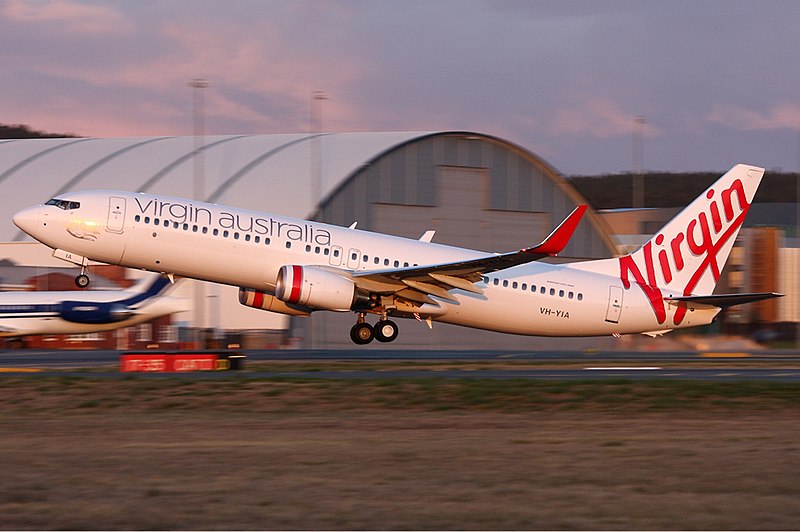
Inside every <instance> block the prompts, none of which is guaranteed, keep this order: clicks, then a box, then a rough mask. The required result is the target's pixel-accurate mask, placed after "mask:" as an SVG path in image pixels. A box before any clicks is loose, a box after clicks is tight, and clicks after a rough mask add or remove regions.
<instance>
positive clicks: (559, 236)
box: [523, 205, 586, 255]
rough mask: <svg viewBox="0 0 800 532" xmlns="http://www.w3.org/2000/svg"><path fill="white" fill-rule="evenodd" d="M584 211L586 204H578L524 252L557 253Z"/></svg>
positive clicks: (561, 249) (564, 244)
mask: <svg viewBox="0 0 800 532" xmlns="http://www.w3.org/2000/svg"><path fill="white" fill-rule="evenodd" d="M585 212H586V205H578V206H577V207H575V210H574V211H572V212H571V213H570V215H569V216H567V217H566V218H565V219H564V221H563V222H561V223H560V224H559V225H558V227H556V228H555V229H554V230H553V232H552V233H550V235H549V236H548V237H547V238H545V239H544V240H543V241H542V243H541V244H539V245H538V246H534V247H532V248H528V249H525V250H523V251H525V252H526V253H539V254H542V255H558V254H559V253H561V252H562V251H563V250H564V248H565V247H566V246H567V243H569V239H570V238H572V234H573V233H574V232H575V229H576V228H577V227H578V222H580V221H581V218H582V217H583V213H585Z"/></svg>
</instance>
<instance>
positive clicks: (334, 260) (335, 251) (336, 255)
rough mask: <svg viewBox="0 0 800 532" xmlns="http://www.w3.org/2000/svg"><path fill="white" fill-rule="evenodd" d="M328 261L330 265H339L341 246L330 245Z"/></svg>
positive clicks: (340, 261)
mask: <svg viewBox="0 0 800 532" xmlns="http://www.w3.org/2000/svg"><path fill="white" fill-rule="evenodd" d="M328 262H330V263H331V266H339V265H340V264H341V263H342V247H341V246H333V247H331V255H330V258H329V259H328Z"/></svg>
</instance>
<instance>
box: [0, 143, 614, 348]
mask: <svg viewBox="0 0 800 532" xmlns="http://www.w3.org/2000/svg"><path fill="white" fill-rule="evenodd" d="M0 187H2V188H3V189H5V190H7V191H9V193H7V194H3V195H0V241H5V242H26V241H29V240H30V239H29V238H28V237H27V236H25V235H24V234H22V233H20V232H19V231H18V230H17V228H16V227H15V226H14V225H13V224H12V223H11V217H12V215H13V214H14V213H15V212H16V211H17V210H19V209H20V208H22V207H24V206H28V205H32V204H35V203H40V202H43V201H45V200H47V199H48V198H50V197H53V196H58V195H59V194H61V193H64V192H66V191H70V190H82V189H123V190H136V191H146V192H153V193H158V194H168V195H173V196H179V197H201V198H202V199H204V200H205V201H211V202H218V203H225V204H230V205H235V206H237V207H242V208H248V209H254V210H259V211H265V212H275V213H280V214H285V215H289V216H296V217H313V218H314V219H318V220H321V221H324V222H328V223H334V224H338V225H345V226H349V225H351V224H352V223H353V222H357V223H358V227H359V228H360V229H367V230H372V231H380V232H385V233H390V234H395V235H400V236H406V237H410V238H419V237H420V236H421V235H422V234H423V233H425V232H426V231H429V230H433V231H435V232H436V233H435V236H434V241H435V242H439V243H443V244H449V245H455V246H464V247H471V248H476V249H481V250H485V251H498V252H503V251H511V250H514V249H518V248H520V247H524V246H527V245H531V244H535V243H537V242H539V241H541V240H542V239H543V238H544V237H545V236H546V235H547V234H548V233H549V232H550V231H551V230H552V229H553V227H554V226H555V225H556V224H558V223H559V222H560V221H561V220H562V219H563V218H564V217H565V216H566V215H567V214H568V213H569V212H570V211H571V210H572V209H573V208H574V207H575V206H576V205H578V204H580V203H585V201H584V200H583V199H582V198H581V197H580V195H579V194H578V193H577V192H576V191H575V190H574V189H573V188H572V187H571V186H570V184H569V183H568V182H566V181H565V180H564V179H562V178H561V177H560V175H559V173H558V172H557V171H556V170H555V169H554V168H552V167H551V166H549V165H548V164H547V163H545V162H544V161H543V160H542V159H541V158H539V157H537V156H536V155H535V154H533V153H531V152H530V151H527V150H525V149H524V148H522V147H520V146H517V145H515V144H513V143H510V142H508V141H505V140H503V139H500V138H497V137H493V136H490V135H485V134H481V133H475V132H447V131H445V132H402V133H322V134H290V135H230V136H207V137H150V138H127V139H124V138H122V139H120V138H117V139H96V138H68V139H30V140H29V139H25V140H5V141H0ZM12 191H13V193H12ZM23 248H25V249H24V251H23ZM39 248H41V249H39ZM615 253H616V244H615V240H614V239H613V238H612V236H611V234H610V232H609V230H608V228H607V226H606V224H605V222H604V221H603V220H602V218H601V217H600V216H599V215H597V214H596V213H594V212H591V211H590V212H588V213H587V215H586V216H585V217H584V221H583V222H582V223H581V225H580V226H579V228H578V231H577V232H576V234H575V236H574V237H573V239H572V241H571V242H570V244H569V246H568V247H567V249H566V250H565V251H564V253H563V254H562V258H578V259H582V258H600V257H608V256H612V255H614V254H615ZM48 255H49V252H48V250H46V249H44V247H43V246H40V245H38V244H27V245H23V244H17V245H12V246H3V253H2V256H0V259H2V258H8V259H10V260H12V261H15V262H16V263H18V264H24V265H28V266H30V265H38V264H32V263H34V262H40V263H41V265H47V264H51V263H52V261H53V260H54V259H49V258H48ZM31 257H35V258H31ZM55 264H58V265H61V266H63V264H64V263H61V262H60V261H58V262H56V263H55ZM191 284H194V283H187V285H191ZM199 284H201V285H204V287H203V288H202V293H203V294H204V295H203V296H202V297H201V298H200V300H201V301H203V303H204V309H203V311H202V312H200V313H197V315H196V316H188V317H183V318H179V319H184V320H186V323H185V325H191V326H200V327H203V328H214V329H227V330H231V329H235V330H249V329H275V328H281V327H290V328H291V334H292V335H294V336H296V337H297V338H298V339H299V343H300V345H305V346H307V347H340V346H350V345H352V344H351V343H350V339H349V334H348V333H349V329H350V326H351V325H352V323H354V321H355V316H354V315H353V314H352V313H345V314H334V313H329V312H320V313H315V314H314V315H312V317H311V318H297V319H294V320H292V324H291V326H289V322H288V319H287V318H286V317H284V316H277V315H274V314H269V313H265V312H262V311H257V310H254V309H249V308H245V307H241V306H240V305H239V304H238V298H237V290H236V288H235V287H219V286H216V285H210V284H206V283H199ZM182 290H185V291H186V292H187V293H188V292H190V291H192V290H194V288H193V287H192V286H186V287H185V289H184V288H182ZM185 295H186V294H185ZM514 311H515V309H509V312H514ZM196 320H200V323H195V321H196ZM399 325H400V327H401V333H400V336H399V338H398V340H397V341H396V342H394V343H393V344H391V346H392V347H396V348H413V347H418V346H424V347H451V348H457V347H471V348H481V347H486V348H496V347H498V346H503V347H506V348H514V347H523V346H525V345H528V346H530V345H531V342H537V340H536V339H532V338H524V337H513V336H508V335H499V334H495V333H488V332H484V331H472V330H469V329H465V328H460V327H454V326H449V325H443V324H434V326H433V329H432V330H428V328H427V327H426V326H425V325H424V324H417V323H414V322H413V321H407V320H403V321H401V323H400V324H399ZM382 347H384V348H385V347H386V345H382Z"/></svg>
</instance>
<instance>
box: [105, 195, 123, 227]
mask: <svg viewBox="0 0 800 532" xmlns="http://www.w3.org/2000/svg"><path fill="white" fill-rule="evenodd" d="M106 230H107V231H108V232H110V233H122V231H124V230H125V198H121V197H119V196H111V197H109V198H108V221H107V222H106Z"/></svg>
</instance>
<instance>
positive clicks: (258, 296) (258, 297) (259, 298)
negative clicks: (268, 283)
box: [253, 290, 264, 308]
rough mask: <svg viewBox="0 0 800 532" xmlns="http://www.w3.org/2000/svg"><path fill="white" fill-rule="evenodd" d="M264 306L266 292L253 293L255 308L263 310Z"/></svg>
mask: <svg viewBox="0 0 800 532" xmlns="http://www.w3.org/2000/svg"><path fill="white" fill-rule="evenodd" d="M263 304H264V292H261V291H260V290H255V291H254V292H253V306H254V307H259V308H261V306H262V305H263Z"/></svg>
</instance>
